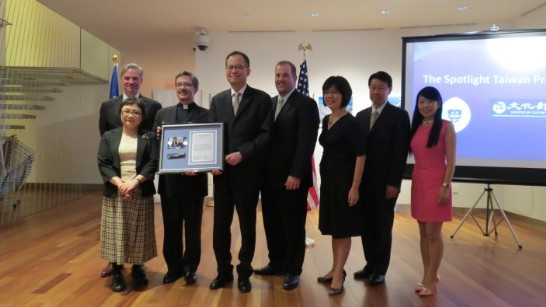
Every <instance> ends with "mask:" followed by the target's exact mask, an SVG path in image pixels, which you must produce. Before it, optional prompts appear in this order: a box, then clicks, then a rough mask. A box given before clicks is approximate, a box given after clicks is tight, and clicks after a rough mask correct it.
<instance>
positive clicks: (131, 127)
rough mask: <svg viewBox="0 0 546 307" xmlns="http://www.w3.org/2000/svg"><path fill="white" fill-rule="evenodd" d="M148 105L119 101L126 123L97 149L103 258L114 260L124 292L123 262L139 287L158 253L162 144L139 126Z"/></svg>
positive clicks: (116, 281) (117, 287)
mask: <svg viewBox="0 0 546 307" xmlns="http://www.w3.org/2000/svg"><path fill="white" fill-rule="evenodd" d="M145 112H146V109H145V107H144V104H143V103H142V102H140V101H139V100H138V99H137V98H128V99H126V100H124V101H123V102H122V103H121V105H120V116H121V122H122V127H120V128H117V129H113V130H110V131H108V132H106V133H104V135H103V136H102V139H101V143H100V146H99V153H98V157H97V159H98V165H99V170H100V173H101V175H102V179H103V181H104V193H103V201H102V219H101V234H100V241H101V258H103V259H105V260H107V261H110V262H112V264H113V270H114V272H113V274H112V290H113V291H114V292H120V291H123V290H125V281H124V279H123V275H122V269H123V264H124V263H125V262H127V263H132V264H133V267H132V270H131V275H132V277H133V278H134V280H135V282H136V284H137V285H140V286H142V285H147V284H148V278H147V277H146V272H145V271H144V267H143V264H144V262H146V261H148V260H150V259H152V258H153V257H155V256H157V248H156V242H155V228H154V200H153V195H154V194H155V186H154V182H153V181H154V176H155V172H156V170H157V159H158V146H157V145H156V138H155V135H154V134H153V133H149V132H148V133H146V132H144V131H142V130H141V129H140V124H141V123H142V119H143V118H144V116H145V115H146V114H145Z"/></svg>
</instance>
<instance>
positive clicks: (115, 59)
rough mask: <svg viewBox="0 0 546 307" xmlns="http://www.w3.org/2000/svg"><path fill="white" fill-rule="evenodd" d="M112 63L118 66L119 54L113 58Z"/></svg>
mask: <svg viewBox="0 0 546 307" xmlns="http://www.w3.org/2000/svg"><path fill="white" fill-rule="evenodd" d="M112 61H114V64H117V63H118V55H117V54H114V55H113V56H112Z"/></svg>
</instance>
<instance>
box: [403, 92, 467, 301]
mask: <svg viewBox="0 0 546 307" xmlns="http://www.w3.org/2000/svg"><path fill="white" fill-rule="evenodd" d="M411 135H412V138H411V144H410V145H411V151H412V153H413V155H414V156H415V167H414V169H413V175H412V186H411V216H412V217H413V218H415V219H416V220H417V222H418V223H419V234H420V246H421V258H422V260H423V267H424V273H423V279H422V280H421V282H419V283H418V284H417V287H416V288H415V291H416V292H417V293H418V294H419V296H429V295H434V294H435V293H436V284H437V283H438V282H439V278H438V268H439V267H440V262H441V261H442V256H443V252H444V243H443V240H442V225H443V222H447V221H451V180H452V179H453V173H454V171H455V147H456V136H455V129H454V128H453V124H452V123H451V122H449V121H446V120H442V96H441V95H440V92H439V91H438V90H437V89H436V88H434V87H431V86H427V87H425V88H423V89H422V90H421V91H419V93H418V94H417V102H416V104H415V111H414V112H413V121H412V128H411Z"/></svg>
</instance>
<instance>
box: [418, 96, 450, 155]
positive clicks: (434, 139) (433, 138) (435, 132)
mask: <svg viewBox="0 0 546 307" xmlns="http://www.w3.org/2000/svg"><path fill="white" fill-rule="evenodd" d="M421 96H423V97H424V98H426V99H430V100H434V101H437V102H438V109H437V110H436V114H434V123H433V124H432V129H431V130H430V134H429V136H428V141H427V147H428V148H430V147H433V146H436V145H437V144H438V139H439V138H440V130H441V129H442V104H443V103H442V95H440V92H439V91H438V90H437V89H436V88H435V87H432V86H427V87H424V88H423V89H421V90H420V91H419V93H417V98H415V110H413V120H412V122H411V137H412V138H413V136H414V135H415V133H416V132H417V129H418V128H419V126H420V125H421V124H422V123H423V115H421V113H419V97H421Z"/></svg>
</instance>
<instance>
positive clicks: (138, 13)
mask: <svg viewBox="0 0 546 307" xmlns="http://www.w3.org/2000/svg"><path fill="white" fill-rule="evenodd" d="M38 1H39V2H41V3H42V4H44V5H45V6H47V7H49V8H50V9H52V10H53V11H55V12H57V13H59V14H60V15H62V16H64V17H65V18H67V19H69V20H70V21H72V22H74V23H75V24H77V25H78V26H80V27H82V28H83V29H85V30H86V31H88V32H90V33H92V34H94V35H95V36H97V37H99V38H100V39H102V40H103V41H105V42H107V43H108V44H110V45H112V46H113V47H115V48H116V49H118V50H120V51H127V50H131V49H134V45H135V42H137V41H138V42H141V43H140V44H141V45H142V43H145V44H154V43H155V42H157V43H161V44H165V42H169V40H172V38H173V37H178V36H180V34H182V33H193V32H195V30H196V29H198V28H205V29H207V30H209V31H220V32H227V31H264V32H270V31H325V30H359V29H396V28H411V27H427V26H445V25H463V24H478V23H479V24H491V25H493V24H500V25H502V23H503V22H504V23H506V22H510V21H511V20H514V19H517V18H519V17H521V16H523V15H526V14H534V13H535V12H536V11H541V12H542V11H545V10H546V1H544V0H383V1H381V0H314V1H313V0H274V1H273V0H231V1H225V0H193V1H188V0H88V1H80V0H38ZM459 6H466V7H467V8H466V10H462V11H461V10H458V7H459ZM382 10H389V13H388V14H381V11H382ZM312 12H316V13H318V14H319V15H318V16H317V17H311V13H312ZM246 13H248V14H249V17H248V18H245V17H244V14H246ZM478 30H486V29H478Z"/></svg>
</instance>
